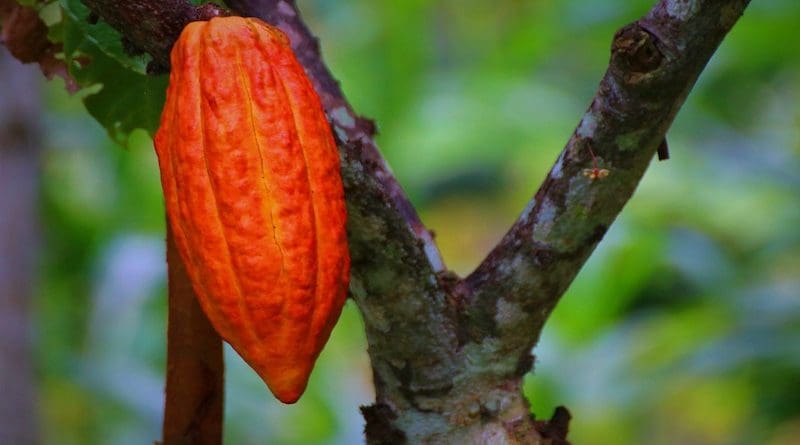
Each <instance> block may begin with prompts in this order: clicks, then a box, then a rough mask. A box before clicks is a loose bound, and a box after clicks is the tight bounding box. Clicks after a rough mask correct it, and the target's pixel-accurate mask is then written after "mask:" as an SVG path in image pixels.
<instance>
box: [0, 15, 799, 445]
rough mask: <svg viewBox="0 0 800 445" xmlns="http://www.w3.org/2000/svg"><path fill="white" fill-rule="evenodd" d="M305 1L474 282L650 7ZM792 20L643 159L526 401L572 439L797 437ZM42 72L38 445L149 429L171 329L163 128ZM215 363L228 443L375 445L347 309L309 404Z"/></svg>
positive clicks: (337, 67)
mask: <svg viewBox="0 0 800 445" xmlns="http://www.w3.org/2000/svg"><path fill="white" fill-rule="evenodd" d="M300 6H301V8H302V9H303V11H304V13H305V16H306V19H307V21H308V22H309V24H310V26H311V27H312V29H314V30H315V32H316V33H317V34H318V35H319V36H320V38H321V44H322V48H323V51H324V54H325V57H326V60H327V61H328V63H329V65H330V67H331V69H332V71H333V72H334V73H335V74H336V76H337V77H338V78H339V79H340V80H341V83H342V87H343V88H344V90H345V92H346V94H347V96H348V98H349V99H350V100H351V102H352V103H353V105H354V107H355V108H356V109H357V110H358V111H359V112H361V113H363V114H364V115H366V116H370V117H374V118H375V119H376V121H377V123H378V126H379V129H380V136H379V138H378V141H379V144H380V146H381V149H382V151H383V153H384V155H385V156H386V158H387V159H388V160H389V162H390V164H391V166H392V168H393V170H394V172H395V173H396V175H397V176H398V178H399V180H400V182H401V183H402V184H403V185H404V187H405V188H406V190H407V191H408V193H409V194H410V196H411V199H412V201H413V202H414V203H415V204H416V205H417V206H418V208H419V211H420V212H421V214H422V218H423V220H424V221H425V223H426V224H428V226H429V227H431V228H432V229H433V230H435V232H436V234H437V239H438V242H439V245H440V247H441V249H442V252H443V254H444V257H445V261H446V263H447V264H448V266H449V267H451V268H452V269H454V270H455V271H456V272H458V273H460V274H466V273H468V272H469V271H470V270H471V269H472V268H474V267H475V266H476V265H477V264H478V262H479V261H480V259H481V258H482V257H483V256H484V255H485V254H486V253H487V252H488V251H489V249H490V248H491V247H492V245H493V244H494V243H495V242H496V241H497V240H498V239H499V238H500V237H501V236H502V234H503V233H504V231H505V230H506V229H507V228H508V227H509V226H510V224H511V223H512V222H513V220H514V219H515V218H516V216H517V214H518V213H519V211H520V210H521V209H522V208H523V207H524V205H525V203H526V202H527V200H528V199H529V198H530V196H531V195H532V194H533V192H534V191H535V189H536V187H537V186H538V183H539V182H540V181H541V180H542V179H543V178H544V176H545V174H546V172H547V171H548V170H549V168H550V166H551V165H552V163H553V162H554V160H555V158H556V156H557V154H558V153H559V152H560V150H561V149H562V147H563V145H564V143H565V142H566V141H567V139H568V138H569V136H570V134H571V132H572V130H573V129H574V127H575V125H576V124H577V122H578V120H579V118H580V116H581V115H582V113H583V111H584V110H585V108H586V107H587V106H588V104H589V102H590V100H591V97H592V96H593V94H594V91H595V88H596V86H597V83H598V81H599V79H600V78H601V76H602V74H603V72H604V70H605V67H606V64H607V60H608V56H609V46H610V42H611V38H612V36H613V34H614V32H615V30H616V29H618V28H619V27H621V26H622V25H624V24H626V23H628V22H630V21H632V20H635V19H636V18H638V17H639V16H641V15H643V14H644V13H645V12H646V11H647V9H648V8H649V7H650V6H652V1H650V0H646V1H645V0H635V1H632V0H604V1H587V0H561V1H558V2H553V1H544V0H529V1H523V0H495V1H493V2H487V1H477V0H438V1H422V0H407V1H403V2H375V1H369V0H347V1H334V0H313V1H300ZM798 24H800V2H797V0H771V1H766V0H755V1H753V3H752V5H751V6H750V8H749V9H748V11H747V13H746V15H745V16H744V18H743V19H742V20H741V21H740V23H739V24H738V25H737V26H736V28H735V29H734V30H733V32H732V33H731V34H730V36H729V37H728V38H727V40H726V41H725V42H724V44H723V45H722V48H721V49H720V50H719V52H718V53H717V54H716V56H715V57H714V59H713V60H712V62H711V63H710V64H709V66H708V68H707V69H706V71H705V72H704V73H703V75H702V77H701V78H700V81H699V83H698V85H697V87H696V88H695V90H694V91H693V93H692V94H691V95H690V97H689V99H688V101H687V103H686V105H685V106H684V108H683V109H682V110H681V112H680V114H679V115H678V117H677V120H676V121H675V124H674V125H673V127H672V129H671V130H670V132H669V141H670V147H671V152H672V159H671V160H669V161H667V162H661V163H656V162H654V164H653V165H652V166H651V168H650V170H649V171H648V172H647V174H646V176H645V179H644V180H643V182H642V183H641V185H640V187H639V189H638V191H637V193H636V195H635V197H634V198H633V199H632V200H631V201H630V202H629V204H628V205H627V206H626V208H625V210H624V211H623V213H622V215H621V216H620V218H619V219H618V220H617V222H616V223H615V225H614V226H613V227H612V229H611V230H610V232H609V233H608V235H607V236H606V237H605V239H604V240H603V242H602V243H601V244H600V246H599V248H598V249H597V251H596V252H595V254H594V255H593V256H592V258H591V260H590V261H589V263H588V264H587V265H586V266H585V268H584V269H583V270H582V272H581V273H580V275H579V276H578V278H577V279H576V281H575V282H574V283H573V285H572V286H571V287H570V289H569V291H568V292H567V294H566V295H565V297H564V299H563V300H562V302H561V303H560V304H559V306H558V308H557V309H556V311H555V312H554V314H553V316H552V319H551V320H550V321H549V322H548V325H547V327H546V329H545V332H544V335H543V338H542V340H541V342H540V344H539V346H538V348H537V349H536V356H537V362H536V371H535V374H534V375H531V376H529V377H528V378H527V379H526V385H525V392H526V394H527V395H528V396H529V397H530V399H531V401H532V409H533V411H534V412H535V413H536V414H537V415H538V416H539V417H549V416H550V414H551V413H552V411H553V409H554V407H555V406H558V405H566V406H567V407H568V408H569V409H570V410H571V412H572V414H573V416H574V420H573V422H572V425H571V427H572V428H571V434H570V437H571V439H572V440H573V442H574V443H575V444H577V445H604V444H610V443H614V444H708V445H716V444H719V445H722V444H725V445H728V444H765V445H796V444H798V443H800V105H798V104H800V37H798V34H797V31H798ZM42 88H43V104H44V105H43V111H42V115H41V119H42V122H43V125H44V128H45V133H44V134H45V138H44V142H43V150H42V152H41V176H40V178H39V181H40V184H41V191H40V198H39V199H40V201H39V204H38V208H39V213H40V222H39V223H38V224H39V225H40V227H41V228H42V240H41V242H40V243H39V244H40V246H41V249H40V251H39V254H38V258H39V261H38V265H39V266H38V269H37V273H36V276H35V278H34V294H33V296H32V300H31V301H32V305H33V306H32V308H33V310H32V316H33V326H34V327H33V332H34V337H33V339H34V354H35V355H34V359H35V377H36V380H35V381H36V384H37V387H36V389H37V391H38V407H39V412H40V415H39V424H40V434H41V439H42V443H44V444H47V445H73V444H75V445H78V444H80V445H93V444H98V445H99V444H103V445H106V444H112V445H128V444H130V445H133V444H137V445H138V444H143V443H151V442H152V441H153V440H155V439H157V438H158V437H159V436H160V421H161V414H162V409H163V408H162V395H163V379H164V367H165V328H166V311H165V301H166V300H165V284H166V283H165V264H164V259H163V258H164V247H163V238H164V218H163V210H162V202H161V197H160V185H159V181H158V171H157V166H156V161H155V155H154V152H153V149H152V143H151V141H150V139H149V138H148V136H147V135H146V134H145V133H144V132H137V133H134V134H133V136H132V139H131V143H130V146H129V147H128V148H127V149H123V148H121V147H119V146H117V145H115V144H114V143H112V142H111V141H110V139H109V138H108V137H107V134H106V132H105V130H104V129H102V128H101V127H100V126H99V125H98V124H97V123H96V122H95V121H93V120H92V119H91V118H90V117H89V116H88V115H87V114H86V113H85V111H84V109H83V105H82V103H81V97H82V94H83V93H79V94H78V95H75V96H69V95H68V94H67V93H66V92H65V90H64V85H63V82H61V81H53V82H49V83H45V82H44V81H43V82H42ZM0 106H2V104H0ZM612 174H613V173H612ZM0 236H5V235H4V234H0ZM226 364H227V372H228V383H227V391H228V392H227V400H226V418H225V422H226V426H225V436H226V443H228V444H237V445H239V444H241V445H249V444H267V443H268V444H286V445H315V444H319V445H322V444H341V445H351V444H358V443H361V442H362V439H361V430H362V426H363V420H362V418H361V416H360V414H359V411H358V407H359V406H360V405H364V404H368V403H370V402H371V400H372V397H373V394H372V389H371V373H370V370H369V361H368V357H367V355H366V352H365V340H364V334H363V326H362V322H361V320H360V318H359V314H358V312H357V310H356V308H355V307H354V305H353V304H352V303H350V302H348V304H347V307H346V309H345V312H344V315H343V316H342V319H341V321H340V322H339V324H338V326H337V328H336V330H335V332H334V334H333V336H332V338H331V341H330V343H329V344H328V346H327V348H326V349H325V351H324V352H323V354H322V357H321V359H320V362H319V364H318V367H317V368H316V370H315V371H314V374H313V376H312V380H311V384H310V388H309V390H308V392H307V393H306V395H305V396H304V397H303V398H302V399H301V401H300V402H299V403H297V404H296V405H293V406H283V405H280V404H279V403H278V402H276V401H275V400H274V399H272V398H271V396H270V395H269V393H268V391H267V390H266V388H265V387H264V386H263V384H262V383H261V382H260V381H259V380H258V379H257V377H256V376H255V374H254V373H253V372H251V371H250V370H249V369H248V368H247V367H246V366H244V365H243V363H242V362H241V360H240V359H239V358H238V357H237V356H235V354H233V353H231V351H230V350H227V351H226ZM2 427H3V425H0V428H2Z"/></svg>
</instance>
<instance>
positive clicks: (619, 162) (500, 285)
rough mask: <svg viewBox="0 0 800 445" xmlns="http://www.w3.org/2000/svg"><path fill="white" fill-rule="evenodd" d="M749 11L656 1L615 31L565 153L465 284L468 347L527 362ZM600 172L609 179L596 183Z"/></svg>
mask: <svg viewBox="0 0 800 445" xmlns="http://www.w3.org/2000/svg"><path fill="white" fill-rule="evenodd" d="M749 3H750V1H749V0H694V1H685V0H661V1H659V2H658V3H657V4H656V5H655V6H654V7H653V9H652V10H650V12H649V13H648V14H647V15H646V16H645V17H644V18H642V19H640V20H638V21H636V22H634V23H632V24H630V25H628V26H625V27H624V28H622V29H621V30H620V31H618V32H617V34H616V36H615V37H614V41H613V44H612V48H611V61H610V63H609V67H608V70H607V72H606V74H605V76H604V77H603V80H602V82H601V83H600V87H599V89H598V91H597V93H596V95H595V97H594V99H593V100H592V103H591V105H590V107H589V109H588V111H587V112H586V114H585V115H584V116H583V118H582V119H581V121H580V123H579V124H578V127H577V128H576V130H575V132H574V133H573V135H572V138H571V139H570V140H569V142H568V143H567V146H566V148H565V149H564V151H562V153H561V155H560V156H559V157H558V160H557V161H556V163H555V165H554V166H553V168H552V169H551V170H550V173H549V175H548V176H547V178H546V179H545V180H544V182H543V184H542V185H541V187H540V188H539V191H538V192H537V193H536V195H535V197H534V198H533V199H532V200H531V202H530V203H529V204H528V206H527V208H526V209H525V210H524V211H523V213H522V215H521V216H520V217H519V219H518V220H517V221H516V223H515V224H514V225H513V227H512V228H511V230H510V231H509V232H508V233H507V234H506V235H505V237H504V238H503V239H502V241H501V242H500V243H499V244H498V245H497V246H496V247H495V248H494V250H493V251H492V252H491V253H490V254H489V256H488V257H487V258H486V260H485V261H484V262H483V263H482V264H481V265H480V266H479V267H478V268H477V269H476V270H475V271H474V272H473V273H472V274H471V275H470V276H469V277H467V279H466V280H465V281H464V282H463V283H462V287H461V292H462V293H463V294H465V295H468V303H467V309H466V311H467V315H466V316H467V319H468V321H467V323H468V326H469V327H470V329H471V331H470V333H469V335H470V338H471V339H473V341H479V340H480V339H482V338H485V337H487V336H489V337H496V338H499V339H500V341H501V342H502V343H503V345H504V348H503V349H504V351H506V352H508V353H512V354H516V355H520V356H521V355H523V354H527V353H528V351H529V350H530V349H531V347H532V346H533V345H534V344H535V341H536V339H537V338H538V336H539V333H540V331H541V329H542V326H543V324H544V322H545V320H546V319H547V317H548V315H549V314H550V312H551V311H552V309H553V308H554V307H555V305H556V303H557V302H558V299H559V298H560V297H561V295H562V294H563V292H564V291H565V290H566V288H567V287H568V286H569V284H570V283H571V282H572V280H573V278H574V277H575V275H576V274H577V272H578V270H580V268H581V266H582V265H583V263H584V262H585V261H586V259H587V258H588V257H589V254H590V253H591V252H592V251H593V250H594V248H595V246H596V245H597V243H598V242H599V241H600V240H601V239H602V238H603V235H604V234H605V233H606V230H607V229H608V227H609V225H610V224H611V223H612V222H613V221H614V219H615V218H616V217H617V215H618V214H619V213H620V211H621V210H622V207H623V206H624V205H625V203H626V202H627V201H628V200H629V199H630V197H631V195H632V194H633V192H634V190H635V188H636V186H637V184H638V183H639V180H640V179H641V178H642V175H643V174H644V172H645V170H646V168H647V166H648V165H649V164H650V162H651V160H652V158H653V154H654V153H655V152H656V150H657V148H658V147H659V145H660V144H661V142H662V141H663V140H664V136H665V133H666V131H667V129H668V128H669V126H670V125H671V124H672V121H673V119H674V117H675V114H676V113H677V111H678V109H679V108H680V107H681V105H682V104H683V102H684V100H685V99H686V96H687V95H688V93H689V91H690V90H691V89H692V87H693V86H694V84H695V81H696V80H697V78H698V76H699V75H700V72H701V71H702V70H703V68H704V67H705V65H706V63H707V62H708V60H709V59H710V58H711V56H712V55H713V53H714V51H715V50H716V49H717V47H718V46H719V44H720V42H721V41H722V39H723V37H724V36H725V35H726V34H727V33H728V31H729V30H730V29H731V27H732V26H733V25H734V23H735V22H736V21H737V19H738V18H739V17H740V16H741V15H742V13H743V12H744V9H745V8H746V6H747V5H748V4H749ZM594 156H596V165H595V159H593V157H594ZM595 167H597V169H598V170H594V168H595ZM600 169H605V170H607V171H608V176H606V177H602V173H601V174H599V175H597V174H595V173H598V172H599V170H600ZM592 176H597V177H596V178H595V179H592Z"/></svg>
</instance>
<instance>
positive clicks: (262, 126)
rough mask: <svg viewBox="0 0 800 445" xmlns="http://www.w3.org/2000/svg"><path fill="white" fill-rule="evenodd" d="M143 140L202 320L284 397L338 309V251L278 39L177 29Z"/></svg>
mask: <svg viewBox="0 0 800 445" xmlns="http://www.w3.org/2000/svg"><path fill="white" fill-rule="evenodd" d="M171 57H172V58H171V60H172V72H171V74H170V81H169V88H168V90H167V101H166V104H165V105H164V111H163V113H162V115H161V125H160V127H159V129H158V132H157V133H156V136H155V147H156V152H157V154H158V162H159V168H160V170H161V182H162V186H163V188H164V196H165V202H166V209H167V215H168V219H169V222H170V224H171V227H172V229H173V231H174V233H175V240H176V244H177V246H178V250H179V252H180V254H181V257H182V259H183V261H184V263H185V264H186V269H187V271H188V273H189V277H190V279H191V281H192V285H193V287H194V290H195V292H196V293H197V296H198V297H199V299H200V305H201V306H202V308H203V310H204V311H205V313H206V315H208V318H209V319H210V320H211V323H212V325H213V326H214V328H215V329H216V330H217V332H219V334H220V335H221V336H222V338H224V339H225V340H226V341H227V342H228V343H230V344H231V346H233V348H234V349H235V350H236V351H237V352H238V353H239V355H241V356H242V358H244V360H245V361H246V362H247V363H248V364H249V365H250V366H251V367H252V368H253V369H254V370H255V371H256V372H257V373H258V374H259V375H260V376H261V378H262V379H263V380H264V381H265V382H266V384H267V386H269V388H270V390H271V391H272V393H273V394H274V395H275V396H276V397H277V398H278V399H280V400H281V401H283V402H285V403H292V402H295V401H296V400H297V399H298V398H299V397H300V395H301V394H302V393H303V391H304V390H305V387H306V384H307V382H308V377H309V374H310V373H311V369H312V368H313V366H314V362H315V361H316V358H317V356H318V355H319V353H320V351H321V350H322V347H323V346H324V344H325V342H326V341H327V339H328V336H329V335H330V332H331V330H332V329H333V326H334V324H335V323H336V320H337V319H338V317H339V313H340V312H341V309H342V305H343V304H344V300H345V297H346V293H347V287H348V280H349V268H350V258H349V255H348V247H347V238H346V233H345V220H346V209H345V203H344V193H343V190H342V180H341V174H340V164H339V156H338V152H337V150H336V145H335V143H334V140H333V135H332V133H331V129H330V126H329V125H328V122H327V120H326V118H325V114H324V112H323V110H322V106H321V104H320V100H319V97H318V96H317V94H316V92H315V91H314V87H313V86H312V84H311V82H310V81H309V79H308V77H307V76H306V74H305V71H304V70H303V67H302V66H301V65H300V63H299V62H298V61H297V60H296V59H295V56H294V53H293V52H292V49H291V47H290V46H289V41H288V39H287V37H286V36H285V35H284V34H283V33H282V32H281V31H280V30H278V29H277V28H274V27H271V26H269V25H267V24H265V23H263V22H261V21H260V20H257V19H251V18H241V17H222V18H213V19H211V20H210V21H204V22H193V23H190V24H189V25H188V26H186V28H185V29H184V30H183V32H182V34H181V35H180V38H179V39H178V41H177V43H176V44H175V46H174V47H173V49H172V55H171Z"/></svg>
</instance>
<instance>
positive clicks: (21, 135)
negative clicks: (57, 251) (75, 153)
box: [0, 47, 42, 445]
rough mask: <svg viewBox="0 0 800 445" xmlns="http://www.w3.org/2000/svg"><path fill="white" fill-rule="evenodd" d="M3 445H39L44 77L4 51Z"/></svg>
mask: <svg viewBox="0 0 800 445" xmlns="http://www.w3.org/2000/svg"><path fill="white" fill-rule="evenodd" d="M0 79H2V87H0V393H1V394H2V397H0V443H8V444H19V445H29V444H36V443H39V434H38V428H37V426H38V419H37V403H36V398H37V391H36V381H35V378H34V375H35V373H34V364H33V362H34V358H33V355H34V354H33V339H32V335H31V334H32V332H31V331H32V328H33V317H32V314H31V306H32V301H31V300H32V299H33V293H34V277H35V276H36V252H38V248H39V244H40V233H39V213H38V211H37V209H38V202H39V178H40V173H41V172H40V166H39V153H40V149H41V143H42V141H41V137H40V134H41V128H40V125H39V117H40V95H39V88H40V86H39V83H40V81H41V77H40V75H39V73H38V72H37V70H36V68H35V67H31V66H27V67H25V66H22V64H21V63H19V62H18V61H16V60H14V59H13V58H12V57H11V56H10V55H9V54H8V51H7V50H6V49H5V48H3V47H0Z"/></svg>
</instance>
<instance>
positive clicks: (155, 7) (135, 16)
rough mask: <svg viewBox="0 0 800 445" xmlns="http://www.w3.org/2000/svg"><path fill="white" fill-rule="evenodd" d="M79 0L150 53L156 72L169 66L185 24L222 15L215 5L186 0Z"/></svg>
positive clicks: (134, 43) (141, 48)
mask: <svg viewBox="0 0 800 445" xmlns="http://www.w3.org/2000/svg"><path fill="white" fill-rule="evenodd" d="M81 1H82V2H83V4H85V5H86V6H87V7H88V8H89V9H90V10H91V11H92V12H93V13H95V14H97V16H98V17H100V18H102V19H103V20H105V21H106V22H108V24H109V25H111V26H112V27H114V28H115V29H116V30H117V31H119V32H121V33H122V34H123V35H124V36H125V38H126V39H127V40H128V41H129V42H130V43H131V44H132V45H133V46H134V47H135V48H137V49H139V50H141V51H144V52H146V53H148V54H150V55H151V56H152V57H153V62H154V64H155V68H154V70H156V71H163V70H167V69H169V53H170V50H171V49H172V44H173V43H175V40H177V39H178V36H179V35H180V33H181V31H182V30H183V27H184V26H186V24H187V23H189V22H192V21H195V20H208V19H209V18H211V17H215V16H218V15H223V14H224V13H223V11H222V10H220V9H219V8H218V7H217V6H216V5H213V4H206V5H203V6H199V7H196V6H194V5H192V4H191V3H189V2H188V1H186V0H161V1H152V0H151V1H141V0H133V1H125V2H118V1H110V0H81Z"/></svg>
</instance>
